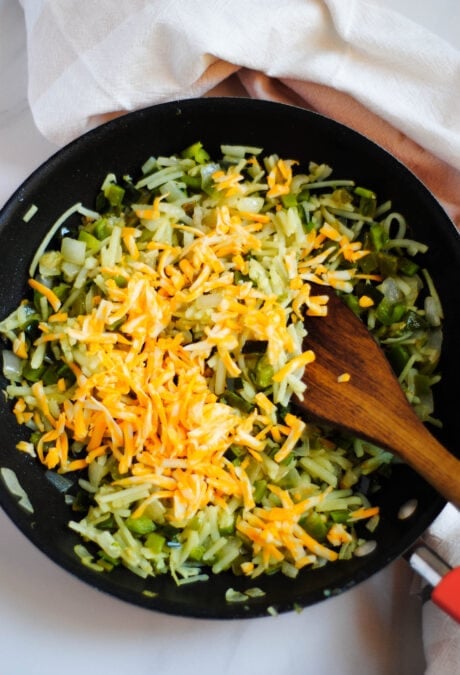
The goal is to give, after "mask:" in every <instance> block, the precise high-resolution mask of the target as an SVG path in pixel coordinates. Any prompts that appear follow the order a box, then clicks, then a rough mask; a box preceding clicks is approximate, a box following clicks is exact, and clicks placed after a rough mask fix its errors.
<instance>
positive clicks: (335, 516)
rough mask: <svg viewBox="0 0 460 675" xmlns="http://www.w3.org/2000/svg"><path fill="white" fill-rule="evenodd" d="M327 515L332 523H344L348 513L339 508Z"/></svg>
mask: <svg viewBox="0 0 460 675" xmlns="http://www.w3.org/2000/svg"><path fill="white" fill-rule="evenodd" d="M329 515H330V517H331V519H332V520H333V522H334V523H346V522H347V520H348V516H349V513H348V511H345V510H340V511H331V512H330V513H329Z"/></svg>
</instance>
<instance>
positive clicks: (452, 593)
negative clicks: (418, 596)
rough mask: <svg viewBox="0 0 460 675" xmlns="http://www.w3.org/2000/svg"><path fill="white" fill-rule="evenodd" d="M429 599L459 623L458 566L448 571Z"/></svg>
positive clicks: (459, 581)
mask: <svg viewBox="0 0 460 675" xmlns="http://www.w3.org/2000/svg"><path fill="white" fill-rule="evenodd" d="M431 599H432V600H433V602H434V603H436V605H438V607H440V608H441V609H442V610H444V612H446V614H449V616H451V617H452V618H453V619H454V620H455V621H457V622H458V623H460V567H455V568H454V569H453V570H451V571H450V572H448V573H447V574H446V575H445V576H443V578H442V579H441V581H440V582H439V584H438V585H437V586H436V588H434V589H433V592H432V593H431Z"/></svg>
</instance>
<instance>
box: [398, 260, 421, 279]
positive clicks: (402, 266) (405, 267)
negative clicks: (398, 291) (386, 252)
mask: <svg viewBox="0 0 460 675" xmlns="http://www.w3.org/2000/svg"><path fill="white" fill-rule="evenodd" d="M398 267H399V271H400V272H402V273H403V274H405V275H406V276H408V277H413V276H414V274H417V272H418V270H419V269H420V267H419V265H417V263H416V262H414V261H413V260H410V259H409V258H400V259H399V263H398Z"/></svg>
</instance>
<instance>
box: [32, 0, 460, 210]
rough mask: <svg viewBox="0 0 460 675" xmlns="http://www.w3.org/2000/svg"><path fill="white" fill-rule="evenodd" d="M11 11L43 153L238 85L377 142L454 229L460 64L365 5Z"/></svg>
mask: <svg viewBox="0 0 460 675" xmlns="http://www.w3.org/2000/svg"><path fill="white" fill-rule="evenodd" d="M21 1H22V4H23V7H24V10H25V17H26V24H27V33H28V60H29V99H30V104H31V108H32V112H33V115H34V118H35V121H36V124H37V126H38V128H39V130H40V131H41V132H42V133H43V134H44V135H45V136H46V137H47V138H48V139H49V140H51V141H53V142H55V143H57V144H59V145H61V144H64V143H66V142H67V141H69V140H71V139H73V138H74V137H76V136H78V135H80V134H81V133H82V132H84V131H86V130H87V129H88V128H91V127H93V126H96V125H97V124H99V123H101V122H102V121H104V120H107V119H109V118H110V117H112V116H114V115H118V114H121V113H123V112H126V111H130V110H134V109H137V108H140V107H144V106H147V105H151V104H154V103H159V102H162V101H167V100H173V99H176V98H186V97H195V96H202V95H204V94H206V93H207V92H209V90H211V89H213V88H214V87H216V85H219V84H220V83H222V82H224V81H225V80H226V79H227V78H229V77H230V76H231V75H232V74H235V73H236V77H237V78H238V85H239V86H238V87H237V89H239V91H240V93H243V94H246V95H247V94H249V95H251V96H255V97H260V98H271V99H275V100H280V101H286V102H289V103H294V104H297V105H303V106H306V107H309V108H313V109H315V110H317V111H318V112H322V113H325V114H327V115H328V116H331V117H334V118H336V119H338V120H339V121H342V122H344V123H346V124H348V125H349V126H352V127H354V128H355V129H357V130H358V131H362V132H363V133H365V134H367V135H368V136H370V137H371V138H373V139H374V140H376V141H377V142H378V143H380V144H381V145H383V146H384V147H386V148H387V149H388V150H390V151H391V152H393V153H394V154H396V156H398V157H399V158H400V159H401V160H402V161H403V162H404V163H405V164H406V165H408V166H409V167H410V168H411V169H412V170H413V171H414V172H415V173H416V174H417V175H418V176H419V177H420V178H421V179H422V180H423V181H424V182H425V184H426V185H427V186H428V187H429V188H430V189H431V190H432V191H433V192H434V193H435V194H436V196H437V197H438V198H439V199H440V200H441V201H442V202H443V204H444V205H445V207H446V209H447V210H448V211H449V213H450V214H451V216H452V217H453V218H454V219H455V220H456V221H457V222H458V223H460V196H459V195H460V191H459V190H458V185H459V184H460V115H459V114H458V112H459V99H458V91H459V89H460V53H459V52H458V51H456V50H455V49H454V48H453V47H451V46H450V45H449V44H447V43H446V42H444V41H443V40H441V39H440V38H438V37H436V36H435V35H433V34H431V33H429V32H428V31H426V30H425V29H423V28H422V27H420V26H418V25H417V24H415V23H413V22H411V21H410V20H408V19H405V18H403V17H402V16H400V15H398V14H396V13H394V12H392V11H389V10H386V9H385V8H383V7H381V6H380V5H379V4H378V3H377V2H376V1H374V2H371V1H365V0H285V1H284V2H282V3H280V2H279V0H253V1H252V2H247V0H232V2H223V1H221V0H194V2H189V3H184V2H181V1H180V0H150V2H145V1H144V0H125V1H124V2H118V3H117V4H116V8H115V7H114V5H113V3H111V2H110V0H99V2H97V3H95V2H93V1H92V0H78V1H77V0H21ZM233 79H234V80H235V77H234V78H233ZM234 84H235V83H234V82H233V86H234ZM234 90H235V89H233V91H234ZM228 91H232V89H231V88H230V85H229V89H228Z"/></svg>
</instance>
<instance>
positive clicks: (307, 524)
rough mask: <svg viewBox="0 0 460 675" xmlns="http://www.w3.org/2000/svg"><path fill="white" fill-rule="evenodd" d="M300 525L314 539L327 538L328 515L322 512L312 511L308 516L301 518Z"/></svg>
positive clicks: (321, 539)
mask: <svg viewBox="0 0 460 675" xmlns="http://www.w3.org/2000/svg"><path fill="white" fill-rule="evenodd" d="M299 525H300V526H301V527H303V529H304V530H305V532H308V534H309V535H311V536H312V537H313V538H314V539H317V540H318V541H324V540H325V539H326V535H327V533H328V530H329V528H328V525H327V520H326V517H325V516H323V515H322V514H319V513H316V512H315V511H312V512H311V513H309V514H308V516H306V517H305V518H301V519H300V520H299Z"/></svg>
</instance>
